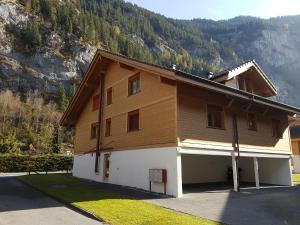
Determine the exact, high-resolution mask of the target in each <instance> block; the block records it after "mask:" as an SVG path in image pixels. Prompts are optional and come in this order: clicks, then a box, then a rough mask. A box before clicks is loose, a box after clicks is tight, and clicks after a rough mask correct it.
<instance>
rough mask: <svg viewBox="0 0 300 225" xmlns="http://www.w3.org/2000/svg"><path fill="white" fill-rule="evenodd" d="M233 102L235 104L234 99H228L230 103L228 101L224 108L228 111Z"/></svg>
mask: <svg viewBox="0 0 300 225" xmlns="http://www.w3.org/2000/svg"><path fill="white" fill-rule="evenodd" d="M234 102H235V99H234V98H232V99H230V101H229V102H228V104H227V105H226V108H227V109H229V108H230V107H231V106H232V104H233V103H234Z"/></svg>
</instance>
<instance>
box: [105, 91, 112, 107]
mask: <svg viewBox="0 0 300 225" xmlns="http://www.w3.org/2000/svg"><path fill="white" fill-rule="evenodd" d="M112 95H113V90H112V87H110V88H108V89H107V90H106V105H111V104H112V103H113V102H112V97H113V96H112Z"/></svg>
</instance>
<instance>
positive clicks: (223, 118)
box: [206, 104, 226, 130]
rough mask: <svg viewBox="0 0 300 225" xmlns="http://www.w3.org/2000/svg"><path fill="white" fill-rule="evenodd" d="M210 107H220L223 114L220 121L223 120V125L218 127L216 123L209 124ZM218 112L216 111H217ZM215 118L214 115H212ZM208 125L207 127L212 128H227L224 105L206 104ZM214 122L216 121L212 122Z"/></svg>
mask: <svg viewBox="0 0 300 225" xmlns="http://www.w3.org/2000/svg"><path fill="white" fill-rule="evenodd" d="M209 107H216V108H220V109H221V110H220V115H221V118H220V122H221V127H218V126H214V125H212V126H211V125H209V118H208V116H209V112H210V111H209ZM215 112H216V111H215ZM212 118H213V117H212ZM206 121H207V123H206V127H207V128H212V129H220V130H225V129H226V128H225V110H224V107H223V106H220V105H214V104H206ZM212 123H214V122H212Z"/></svg>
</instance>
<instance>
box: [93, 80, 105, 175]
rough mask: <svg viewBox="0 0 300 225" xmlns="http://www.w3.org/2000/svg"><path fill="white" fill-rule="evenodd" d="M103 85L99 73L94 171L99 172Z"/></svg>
mask: <svg viewBox="0 0 300 225" xmlns="http://www.w3.org/2000/svg"><path fill="white" fill-rule="evenodd" d="M103 87H104V74H101V75H100V83H99V110H98V125H97V145H96V158H95V173H99V158H100V155H101V153H100V151H101V144H102V143H101V134H102V132H101V131H102V129H101V128H102V117H103V106H104V104H103V102H104V101H103Z"/></svg>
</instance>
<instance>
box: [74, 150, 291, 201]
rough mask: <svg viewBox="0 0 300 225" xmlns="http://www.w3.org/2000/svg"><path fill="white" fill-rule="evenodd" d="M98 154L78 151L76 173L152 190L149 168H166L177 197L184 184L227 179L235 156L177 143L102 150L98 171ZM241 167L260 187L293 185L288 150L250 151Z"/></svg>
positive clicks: (157, 188)
mask: <svg viewBox="0 0 300 225" xmlns="http://www.w3.org/2000/svg"><path fill="white" fill-rule="evenodd" d="M105 154H110V168H109V178H108V179H104V176H103V171H104V155H105ZM95 156H96V154H95V153H89V154H84V155H76V156H75V157H74V165H73V175H74V176H75V177H79V178H84V179H89V180H94V181H98V182H107V183H111V184H117V185H123V186H129V187H135V188H140V189H143V190H147V191H149V190H150V185H149V169H166V170H167V185H166V194H167V195H171V196H175V197H181V196H182V184H188V183H207V182H223V181H226V180H227V168H228V167H230V166H232V165H233V164H232V161H231V160H232V157H231V156H230V155H229V154H227V152H226V154H224V151H221V152H220V151H219V150H216V151H214V150H210V151H208V150H204V151H202V150H201V149H200V150H196V151H193V150H191V149H187V150H185V149H182V148H176V147H168V148H148V149H137V150H122V151H113V152H102V153H101V156H100V164H99V173H95ZM256 158H257V160H256ZM255 162H256V164H255ZM255 165H257V167H256V166H255ZM239 168H241V169H242V172H241V180H242V181H246V182H256V185H257V187H259V182H260V183H266V184H277V185H293V184H292V176H291V160H290V155H288V154H274V153H273V154H266V153H253V152H250V153H247V154H245V155H244V156H242V157H241V158H240V160H239ZM255 168H256V169H255ZM255 174H258V175H257V176H255ZM152 191H153V192H158V193H163V192H164V186H163V184H161V183H153V184H152Z"/></svg>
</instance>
